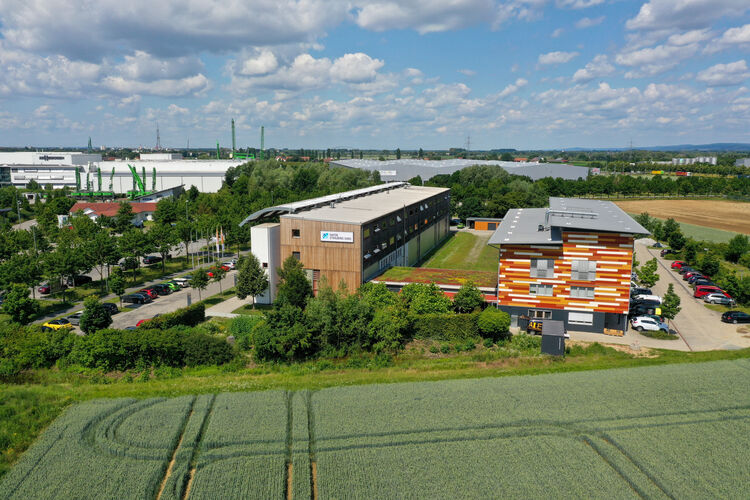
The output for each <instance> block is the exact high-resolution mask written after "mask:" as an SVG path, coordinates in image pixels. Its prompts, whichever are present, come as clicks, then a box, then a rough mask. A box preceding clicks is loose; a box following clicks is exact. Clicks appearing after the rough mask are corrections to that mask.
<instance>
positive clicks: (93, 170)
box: [0, 151, 247, 194]
mask: <svg viewBox="0 0 750 500" xmlns="http://www.w3.org/2000/svg"><path fill="white" fill-rule="evenodd" d="M246 161H247V160H209V161H202V160H163V161H154V160H135V161H133V160H130V161H102V157H101V155H99V154H92V155H89V154H83V153H65V152H62V153H58V152H44V153H30V152H25V151H22V152H13V153H0V169H6V170H7V174H8V175H7V177H8V178H9V180H10V183H11V184H12V185H13V186H16V187H18V188H23V187H26V185H27V184H28V183H29V181H31V180H34V181H36V182H37V183H39V184H40V185H41V186H46V185H47V184H52V187H54V188H58V189H59V188H63V187H70V188H73V189H75V187H76V169H79V170H80V179H81V189H83V190H85V189H86V187H87V184H86V180H87V179H88V181H89V187H90V188H91V190H93V191H100V190H101V191H114V192H115V193H118V194H125V193H127V192H128V191H131V190H134V189H136V188H137V187H136V186H135V185H134V184H135V183H134V179H133V176H132V174H131V173H130V169H129V168H128V164H130V165H132V166H134V167H135V168H136V172H137V173H138V176H139V177H141V178H142V181H143V184H144V187H145V189H146V190H149V191H154V190H156V191H161V190H164V189H170V188H174V187H177V186H185V189H190V186H195V187H196V188H198V190H199V191H201V192H204V193H215V192H216V191H218V190H219V189H220V188H221V186H222V183H223V181H224V178H225V176H226V172H227V170H228V169H229V168H230V167H236V166H238V165H241V164H243V163H245V162H246ZM99 169H101V186H100V185H99V176H98V172H99ZM154 169H155V170H156V182H155V184H156V185H154V175H153V174H154ZM144 173H145V179H143V177H144Z"/></svg>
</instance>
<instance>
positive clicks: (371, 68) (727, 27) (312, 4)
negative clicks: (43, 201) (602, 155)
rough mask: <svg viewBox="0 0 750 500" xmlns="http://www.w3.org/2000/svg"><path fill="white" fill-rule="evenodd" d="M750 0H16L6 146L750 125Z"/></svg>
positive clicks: (1, 79)
mask: <svg viewBox="0 0 750 500" xmlns="http://www.w3.org/2000/svg"><path fill="white" fill-rule="evenodd" d="M749 60H750V2H748V1H747V0H680V1H679V2H677V1H675V0H650V1H645V2H644V1H642V0H641V1H627V0H621V1H618V0H508V1H498V0H429V1H418V0H401V1H390V0H374V1H363V0H351V1H344V0H223V1H214V0H181V1H179V2H178V1H174V0H160V1H159V2H153V1H146V0H129V1H128V2H121V1H115V0H97V1H88V0H87V1H84V0H77V1H61V0H0V145H3V146H25V145H36V146H58V145H83V144H85V143H86V142H87V140H88V137H89V136H91V138H92V141H93V143H94V145H97V146H98V145H108V146H131V147H133V146H146V147H151V146H153V145H154V144H155V141H156V137H155V136H156V123H157V122H158V123H159V128H160V131H161V139H162V145H164V146H171V147H184V146H185V144H186V143H187V140H188V138H189V140H190V145H191V146H193V147H198V146H200V147H208V146H211V145H214V144H215V143H216V141H217V140H218V141H220V142H221V144H222V145H229V144H230V143H231V132H230V120H231V119H232V118H235V120H236V122H237V140H238V145H240V146H255V147H257V146H258V145H259V129H260V126H261V125H264V126H265V128H266V145H267V146H271V147H293V148H298V147H304V148H327V147H353V148H378V149H380V148H383V149H395V148H396V147H400V148H402V149H416V148H419V147H422V148H424V149H438V148H439V149H442V148H449V147H461V146H464V144H465V142H466V138H467V136H469V137H471V147H472V149H491V148H507V147H511V148H517V149H527V148H560V147H625V146H627V145H628V144H629V143H630V141H632V142H633V144H634V145H636V146H651V145H666V144H681V143H709V142H750V127H748V123H750V88H748V85H750V67H749V64H750V63H748V61H749Z"/></svg>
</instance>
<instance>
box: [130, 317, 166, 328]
mask: <svg viewBox="0 0 750 500" xmlns="http://www.w3.org/2000/svg"><path fill="white" fill-rule="evenodd" d="M159 316H161V314H156V315H154V318H158V317H159ZM154 318H144V319H142V320H140V321H139V322H138V323H136V324H135V326H136V327H139V326H141V325H142V324H144V323H146V322H148V321H151V320H152V319H154Z"/></svg>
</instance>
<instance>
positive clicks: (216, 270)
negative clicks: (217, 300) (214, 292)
mask: <svg viewBox="0 0 750 500" xmlns="http://www.w3.org/2000/svg"><path fill="white" fill-rule="evenodd" d="M211 272H212V273H213V275H214V277H213V278H211V281H213V282H215V283H218V284H219V293H223V290H222V289H221V280H223V279H224V277H225V276H226V275H227V272H226V271H225V270H224V269H223V268H222V267H221V266H215V267H213V268H212V269H211Z"/></svg>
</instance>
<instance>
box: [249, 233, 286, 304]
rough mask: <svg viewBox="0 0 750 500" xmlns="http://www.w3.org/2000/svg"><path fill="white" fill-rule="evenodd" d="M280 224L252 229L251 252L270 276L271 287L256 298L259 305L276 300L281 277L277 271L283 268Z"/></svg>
mask: <svg viewBox="0 0 750 500" xmlns="http://www.w3.org/2000/svg"><path fill="white" fill-rule="evenodd" d="M280 236H281V234H280V225H279V224H260V225H258V226H253V227H252V228H250V242H251V251H252V252H253V255H255V257H257V259H258V260H259V261H260V265H261V267H263V268H264V270H265V272H266V276H268V281H269V287H268V289H266V291H265V292H263V293H262V294H261V295H258V296H256V297H255V301H256V302H257V303H258V304H272V303H273V301H274V300H276V288H277V286H278V282H279V277H278V273H277V272H276V269H277V268H278V267H280V266H281V243H280V239H281V238H280Z"/></svg>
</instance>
